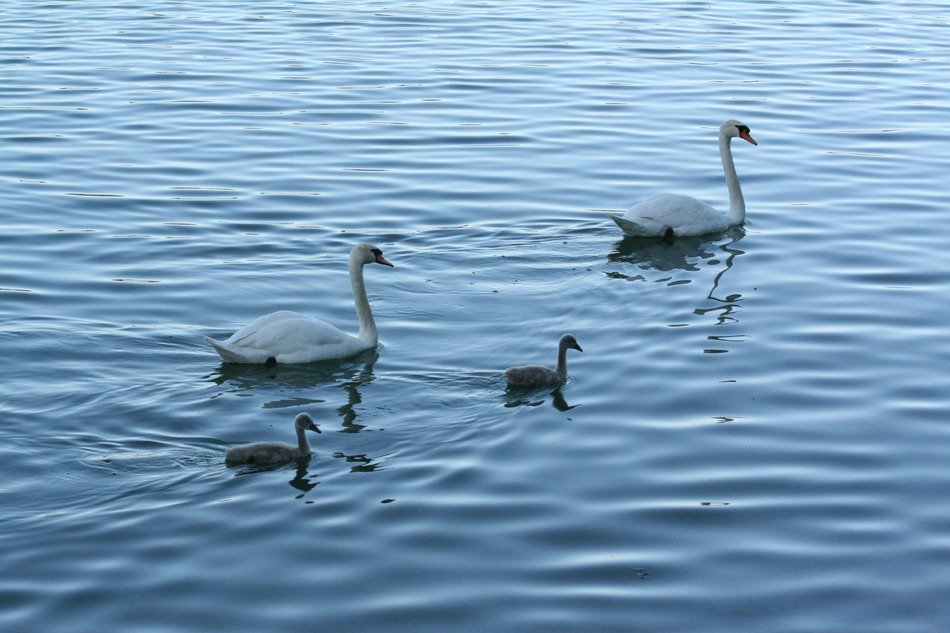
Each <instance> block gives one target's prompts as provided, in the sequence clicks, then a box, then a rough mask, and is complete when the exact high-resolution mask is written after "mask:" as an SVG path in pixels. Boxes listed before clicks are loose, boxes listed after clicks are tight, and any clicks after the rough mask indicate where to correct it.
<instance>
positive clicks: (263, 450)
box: [224, 413, 320, 466]
mask: <svg viewBox="0 0 950 633" xmlns="http://www.w3.org/2000/svg"><path fill="white" fill-rule="evenodd" d="M294 429H295V430H296V431H297V445H296V446H291V445H290V444H283V443H280V442H258V443H257V444H245V445H243V446H235V447H234V448H229V449H228V451H227V453H225V455H224V461H225V463H226V464H228V465H229V466H231V465H237V464H264V465H266V464H282V463H285V462H290V461H293V460H295V459H300V458H301V457H307V456H309V455H310V443H309V442H308V441H307V435H306V433H305V432H306V431H316V432H317V433H319V432H320V429H319V428H318V427H317V425H316V424H314V423H313V418H311V417H310V415H309V414H307V413H300V414H298V415H297V417H296V418H294Z"/></svg>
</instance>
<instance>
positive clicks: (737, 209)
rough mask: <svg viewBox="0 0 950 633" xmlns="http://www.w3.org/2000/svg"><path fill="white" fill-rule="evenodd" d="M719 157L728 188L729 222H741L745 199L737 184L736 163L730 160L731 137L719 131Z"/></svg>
mask: <svg viewBox="0 0 950 633" xmlns="http://www.w3.org/2000/svg"><path fill="white" fill-rule="evenodd" d="M719 157H720V158H721V159H722V171H723V173H724V174H725V175H726V186H727V187H728V188H729V222H730V224H742V223H743V222H745V199H744V198H743V197H742V188H741V187H740V186H739V175H738V174H736V165H735V163H734V162H733V161H732V137H731V136H727V135H726V134H723V133H721V132H720V134H719Z"/></svg>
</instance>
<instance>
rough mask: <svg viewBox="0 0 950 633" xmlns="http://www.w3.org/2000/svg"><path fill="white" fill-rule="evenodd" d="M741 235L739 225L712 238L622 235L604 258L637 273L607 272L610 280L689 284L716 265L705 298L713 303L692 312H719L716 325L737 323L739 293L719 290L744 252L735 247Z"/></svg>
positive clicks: (671, 284) (740, 297) (743, 234)
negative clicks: (623, 236)
mask: <svg viewBox="0 0 950 633" xmlns="http://www.w3.org/2000/svg"><path fill="white" fill-rule="evenodd" d="M744 236H745V231H744V230H743V229H742V228H740V227H733V228H732V229H730V230H728V231H726V232H725V233H724V234H723V235H721V236H718V237H717V238H713V239H710V237H709V236H705V237H678V238H674V239H656V238H643V237H625V238H623V239H622V240H620V241H619V242H617V243H616V244H615V245H614V250H613V252H612V253H610V254H609V255H608V256H607V261H608V262H611V263H623V264H632V265H634V266H636V267H637V268H638V269H639V270H640V272H639V273H638V274H635V275H631V274H629V273H625V272H619V271H612V272H607V273H606V274H607V276H608V277H609V278H611V279H623V280H627V281H645V282H652V283H666V284H667V285H669V286H676V285H681V284H688V283H692V282H693V281H694V280H698V277H699V273H700V272H701V271H703V270H707V269H709V268H711V267H718V270H717V272H716V274H715V276H714V277H713V280H712V285H711V287H710V289H709V292H708V293H706V299H707V300H709V301H712V302H713V305H711V306H702V307H697V308H696V309H695V310H693V314H695V315H697V316H704V315H706V314H710V313H716V312H718V316H717V317H716V321H717V324H723V323H726V322H734V323H738V319H737V318H736V313H737V311H738V308H739V303H740V302H741V300H742V295H741V294H740V293H729V294H726V295H724V296H723V295H720V293H721V292H722V285H723V279H724V277H725V274H726V272H727V271H729V270H730V269H731V268H732V267H733V265H734V264H735V261H736V258H737V257H738V256H739V255H743V254H745V251H743V250H741V249H739V248H738V247H737V244H738V243H739V242H740V241H741V240H742V238H743V237H744Z"/></svg>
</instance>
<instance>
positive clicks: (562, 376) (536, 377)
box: [505, 334, 584, 389]
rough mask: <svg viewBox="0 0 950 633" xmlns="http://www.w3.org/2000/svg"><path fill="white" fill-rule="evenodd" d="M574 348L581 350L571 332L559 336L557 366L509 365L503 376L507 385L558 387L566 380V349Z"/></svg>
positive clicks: (528, 387) (534, 387) (533, 387)
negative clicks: (551, 367)
mask: <svg viewBox="0 0 950 633" xmlns="http://www.w3.org/2000/svg"><path fill="white" fill-rule="evenodd" d="M568 349H576V350H577V351H578V352H583V351H584V350H582V349H581V346H580V345H578V344H577V339H576V338H574V335H573V334H565V335H564V336H562V337H561V340H560V341H559V342H558V346H557V367H556V368H555V369H550V368H548V367H544V366H542V365H524V366H521V367H511V368H509V369H506V370H505V378H506V379H507V380H508V386H509V387H516V388H522V389H537V388H540V387H558V386H560V385H563V384H564V381H565V380H567V350H568Z"/></svg>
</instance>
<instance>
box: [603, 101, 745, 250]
mask: <svg viewBox="0 0 950 633" xmlns="http://www.w3.org/2000/svg"><path fill="white" fill-rule="evenodd" d="M737 137H738V138H741V139H742V140H744V141H747V142H749V143H751V144H753V145H758V143H756V142H755V139H753V138H752V135H751V134H750V133H749V126H747V125H745V124H743V123H740V122H739V121H736V120H734V119H729V120H728V121H726V122H725V123H723V124H722V125H721V126H720V127H719V157H720V158H721V159H722V171H723V173H724V174H725V176H726V186H727V187H728V188H729V210H728V211H725V212H723V211H718V210H717V209H715V208H714V207H712V206H710V205H708V204H706V203H705V202H702V201H700V200H697V199H696V198H692V197H690V196H684V195H680V194H670V193H665V194H660V195H656V196H653V197H650V198H647V199H646V200H643V201H641V202H639V203H637V204H635V205H633V206H632V207H630V208H629V209H628V210H627V212H626V213H625V214H624V215H623V216H619V215H615V214H613V213H609V214H608V215H609V216H610V218H611V219H612V220H613V221H614V222H616V223H617V226H619V227H620V229H621V230H622V231H623V232H624V234H625V235H630V236H655V235H662V236H665V237H674V236H686V235H703V234H705V233H715V232H717V231H724V230H725V229H727V228H729V227H730V226H737V225H739V224H742V223H743V222H745V199H743V197H742V188H741V187H740V186H739V176H738V175H737V174H736V166H735V163H734V162H733V160H732V139H734V138H737Z"/></svg>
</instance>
